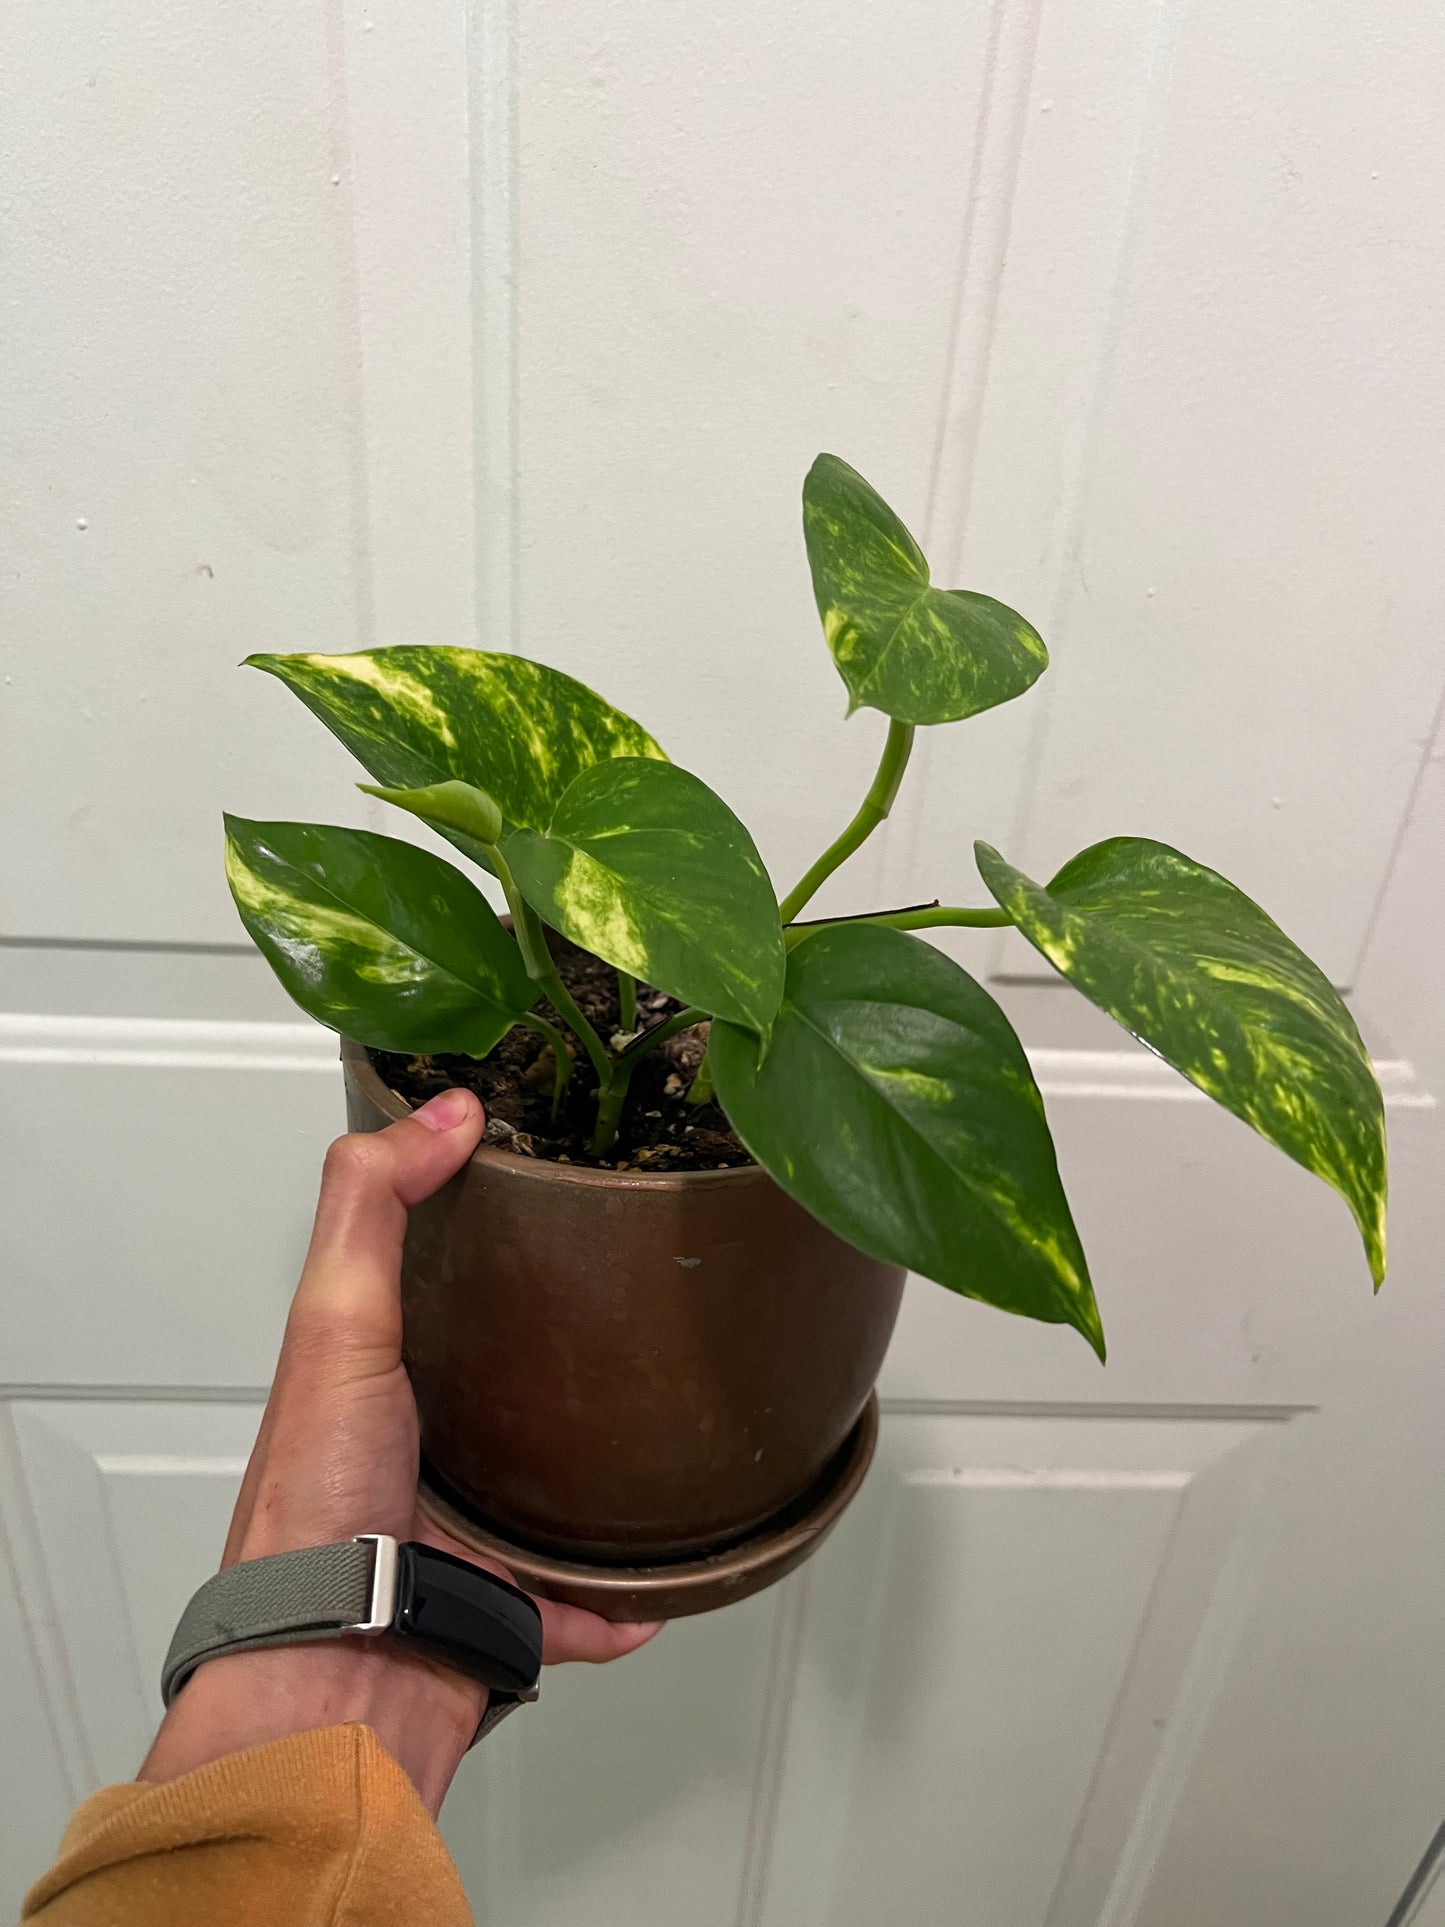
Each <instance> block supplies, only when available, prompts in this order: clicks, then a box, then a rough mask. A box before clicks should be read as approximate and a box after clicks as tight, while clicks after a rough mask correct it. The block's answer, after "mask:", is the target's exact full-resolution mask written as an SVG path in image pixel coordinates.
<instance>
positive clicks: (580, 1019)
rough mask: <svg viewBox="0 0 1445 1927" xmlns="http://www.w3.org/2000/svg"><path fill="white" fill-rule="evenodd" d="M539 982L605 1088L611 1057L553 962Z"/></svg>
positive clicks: (608, 1077)
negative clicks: (589, 1059)
mask: <svg viewBox="0 0 1445 1927" xmlns="http://www.w3.org/2000/svg"><path fill="white" fill-rule="evenodd" d="M541 983H542V988H543V990H544V991H545V992H546V993H547V1001H548V1002H549V1003H550V1004H551V1006H552V1008H553V1009H554V1010H555V1011H556V1012H557V1014H558V1015H559V1016H560V1017H561V1018H563V1019H564V1021H565V1022H566V1023H567V1024H568V1026H569V1027H570V1028H571V1030H572V1031H573V1032H574V1033H575V1035H576V1037H577V1039H578V1042H579V1043H580V1044H581V1046H582V1048H583V1050H585V1051H586V1053H587V1055H588V1056H589V1057H590V1058H591V1059H592V1068H593V1070H595V1071H596V1073H597V1081H598V1084H599V1086H600V1087H601V1088H602V1089H603V1090H605V1089H606V1088H607V1083H608V1080H609V1079H610V1078H611V1076H612V1059H611V1058H610V1057H609V1056H608V1055H607V1048H606V1046H605V1045H604V1044H603V1042H602V1039H601V1038H600V1037H599V1036H598V1035H597V1033H596V1031H595V1030H594V1029H593V1028H592V1026H591V1024H589V1023H588V1021H587V1019H586V1018H585V1017H584V1016H583V1015H582V1012H581V1011H580V1010H579V1009H578V1007H577V1001H576V999H575V998H574V997H573V995H572V993H571V991H570V990H569V989H568V988H567V986H566V984H564V983H563V981H562V979H561V978H560V977H559V976H558V975H557V966H556V965H555V964H554V965H553V966H552V969H551V972H550V974H549V975H548V976H546V977H543V978H542V980H541Z"/></svg>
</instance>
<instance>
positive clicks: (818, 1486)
mask: <svg viewBox="0 0 1445 1927" xmlns="http://www.w3.org/2000/svg"><path fill="white" fill-rule="evenodd" d="M877 1443H878V1397H877V1394H876V1393H872V1394H870V1395H869V1399H868V1403H867V1405H866V1406H865V1407H864V1408H863V1415H862V1417H861V1418H860V1419H859V1420H858V1423H857V1424H856V1425H855V1426H854V1427H853V1430H852V1431H851V1432H850V1433H849V1435H848V1437H847V1439H846V1440H845V1441H844V1444H843V1446H842V1449H841V1450H840V1451H839V1452H838V1454H837V1456H836V1457H835V1458H834V1459H833V1461H832V1463H831V1464H830V1465H829V1466H828V1468H827V1470H826V1471H825V1472H824V1473H823V1475H822V1477H821V1478H819V1479H818V1480H817V1481H815V1483H814V1484H813V1485H812V1486H810V1487H809V1489H808V1490H807V1491H806V1492H805V1493H804V1494H803V1495H802V1497H801V1498H799V1499H796V1500H794V1502H793V1504H792V1505H790V1506H788V1507H787V1508H786V1510H785V1511H783V1512H780V1513H777V1514H775V1515H774V1517H773V1518H771V1519H770V1520H768V1521H767V1523H766V1524H765V1525H761V1526H759V1527H758V1528H757V1530H756V1531H754V1532H750V1533H749V1534H748V1535H747V1537H746V1538H744V1539H739V1540H735V1541H734V1542H733V1543H732V1544H731V1545H728V1546H726V1547H724V1548H723V1549H722V1550H721V1551H720V1552H715V1553H709V1554H703V1555H702V1556H693V1557H688V1558H684V1559H666V1560H662V1559H660V1560H657V1561H656V1562H655V1563H654V1564H651V1565H636V1566H622V1565H603V1564H599V1563H591V1564H589V1563H587V1562H586V1561H583V1560H577V1559H565V1558H562V1557H559V1556H558V1555H557V1554H555V1553H551V1552H544V1551H541V1550H539V1549H538V1548H536V1547H534V1546H529V1545H526V1544H525V1543H519V1542H518V1541H517V1540H515V1539H509V1538H508V1537H507V1536H506V1534H505V1533H502V1532H499V1531H497V1530H495V1529H494V1528H493V1527H491V1526H489V1525H488V1524H487V1523H486V1521H485V1520H482V1519H480V1518H478V1517H476V1516H475V1515H474V1514H472V1513H470V1512H467V1511H464V1510H462V1509H461V1506H460V1504H459V1502H458V1501H457V1499H456V1498H455V1497H454V1496H453V1495H450V1494H448V1495H446V1496H443V1494H442V1492H440V1491H439V1490H437V1488H436V1486H435V1485H433V1484H431V1483H429V1482H428V1478H427V1473H426V1469H425V1468H423V1472H422V1479H421V1487H420V1491H419V1494H418V1497H419V1499H420V1503H421V1508H422V1511H423V1512H425V1513H426V1515H427V1517H428V1518H429V1519H431V1520H432V1521H433V1522H434V1523H435V1524H436V1525H438V1526H440V1527H441V1529H442V1531H443V1532H447V1533H450V1534H451V1536H452V1538H454V1539H456V1540H457V1541H459V1543H460V1544H462V1545H464V1546H467V1547H469V1548H470V1550H471V1551H473V1552H479V1553H482V1554H484V1555H485V1556H486V1557H487V1558H489V1559H495V1560H497V1561H498V1562H499V1563H500V1564H502V1565H504V1566H505V1567H506V1568H507V1570H508V1571H509V1572H510V1573H511V1574H512V1577H513V1578H514V1579H515V1580H516V1582H517V1584H518V1585H519V1586H521V1587H523V1588H524V1589H525V1590H526V1591H527V1592H532V1593H536V1594H538V1595H539V1596H540V1597H541V1598H543V1599H556V1600H559V1601H561V1602H562V1603H563V1604H565V1605H570V1606H585V1607H586V1609H587V1610H588V1611H589V1612H594V1613H598V1614H600V1616H601V1617H602V1618H603V1619H613V1620H623V1621H629V1622H631V1621H637V1620H652V1619H685V1618H687V1617H689V1616H690V1615H691V1614H693V1613H708V1612H713V1611H715V1610H716V1609H717V1608H718V1607H719V1606H730V1605H732V1604H733V1603H734V1601H735V1600H739V1599H746V1598H748V1596H749V1595H750V1594H752V1593H755V1592H761V1591H762V1590H763V1588H764V1587H765V1586H771V1585H773V1584H774V1583H775V1582H776V1581H777V1580H779V1579H782V1578H784V1577H785V1576H786V1575H787V1574H788V1573H790V1572H792V1571H794V1570H795V1568H797V1567H798V1566H800V1565H802V1563H803V1561H804V1560H805V1559H807V1558H810V1557H811V1556H812V1554H813V1553H815V1552H816V1551H817V1550H818V1547H819V1546H820V1545H822V1543H823V1541H824V1539H826V1538H827V1536H828V1534H829V1532H831V1531H832V1529H833V1527H834V1526H835V1525H836V1524H837V1522H838V1520H839V1519H840V1518H841V1517H842V1515H843V1512H844V1511H845V1509H846V1508H847V1506H848V1505H849V1503H850V1502H851V1500H852V1499H853V1498H854V1497H855V1496H856V1494H857V1492H858V1488H859V1487H860V1486H861V1485H862V1483H863V1478H864V1475H865V1474H866V1472H867V1470H868V1467H869V1464H870V1463H871V1461H872V1458H873V1451H874V1447H875V1446H876V1445H877ZM437 1483H438V1484H439V1483H440V1482H439V1481H438V1482H437Z"/></svg>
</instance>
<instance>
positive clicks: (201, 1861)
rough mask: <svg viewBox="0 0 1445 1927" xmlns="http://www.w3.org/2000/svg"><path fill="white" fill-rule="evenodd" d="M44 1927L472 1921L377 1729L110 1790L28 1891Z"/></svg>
mask: <svg viewBox="0 0 1445 1927" xmlns="http://www.w3.org/2000/svg"><path fill="white" fill-rule="evenodd" d="M23 1919H24V1920H26V1921H38V1922H41V1923H42V1927H197V1923H199V1922H202V1921H217V1922H221V1921H224V1922H226V1923H227V1927H253V1923H254V1927H276V1924H277V1923H278V1922H285V1923H286V1924H287V1927H396V1924H397V1923H398V1922H400V1921H425V1922H427V1923H428V1927H472V1915H471V1910H470V1909H469V1907H468V1906H467V1901H466V1896H465V1894H464V1893H463V1892H462V1884H461V1881H460V1879H459V1878H458V1876H457V1870H456V1868H455V1867H454V1866H453V1865H452V1861H451V1856H450V1855H449V1854H448V1852H447V1850H446V1848H445V1847H444V1846H443V1844H442V1838H441V1835H440V1834H439V1833H438V1832H437V1830H436V1827H435V1826H434V1825H433V1824H432V1820H431V1816H430V1815H429V1814H428V1812H427V1810H426V1808H425V1807H424V1806H423V1805H422V1803H421V1801H420V1800H419V1799H418V1798H417V1794H416V1789H415V1788H414V1787H413V1786H412V1783H411V1781H410V1780H409V1779H408V1778H407V1776H406V1774H405V1773H404V1772H403V1771H402V1769H401V1768H400V1767H399V1766H398V1765H397V1763H396V1761H395V1760H393V1759H392V1757H391V1755H390V1754H389V1753H388V1752H387V1751H386V1750H385V1748H384V1747H383V1746H382V1744H381V1742H380V1741H379V1740H378V1739H377V1737H376V1735H375V1734H374V1733H373V1732H372V1731H371V1729H370V1727H367V1726H354V1725H353V1726H332V1727H327V1728H325V1729H323V1730H321V1731H319V1732H313V1733H297V1734H294V1735H292V1737H290V1738H289V1739H284V1740H276V1741H274V1742H273V1743H272V1744H271V1745H270V1746H259V1747H256V1748H255V1749H254V1750H253V1751H251V1752H249V1753H233V1754H231V1755H229V1756H228V1757H227V1758H226V1759H223V1760H215V1761H213V1762H212V1763H211V1764H210V1765H209V1766H203V1767H200V1768H199V1769H198V1770H197V1771H196V1772H194V1773H188V1774H186V1775H185V1776H184V1777H183V1778H181V1779H179V1780H171V1781H168V1782H166V1783H165V1784H164V1785H160V1786H151V1785H147V1784H145V1783H144V1782H140V1781H136V1782H132V1783H130V1784H129V1785H126V1786H110V1787H103V1788H102V1789H101V1791H100V1792H99V1793H96V1794H93V1795H92V1796H91V1798H90V1799H88V1800H87V1801H86V1802H85V1803H84V1805H82V1806H80V1807H78V1808H77V1809H76V1811H75V1813H74V1814H73V1815H72V1817H71V1821H70V1824H69V1826H68V1827H67V1828H66V1829H65V1837H64V1838H63V1839H62V1841H61V1843H60V1856H59V1858H58V1859H57V1861H56V1863H55V1865H54V1866H53V1867H52V1868H51V1869H50V1871H49V1873H47V1874H44V1875H42V1877H41V1878H40V1879H39V1880H37V1881H36V1883H35V1885H34V1886H33V1887H32V1888H31V1890H30V1892H29V1894H28V1895H27V1896H26V1899H25V1909H24V1914H23Z"/></svg>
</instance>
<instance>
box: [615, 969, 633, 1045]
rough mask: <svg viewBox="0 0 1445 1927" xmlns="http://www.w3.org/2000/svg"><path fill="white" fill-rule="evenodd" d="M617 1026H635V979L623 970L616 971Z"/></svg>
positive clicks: (622, 1027)
mask: <svg viewBox="0 0 1445 1927" xmlns="http://www.w3.org/2000/svg"><path fill="white" fill-rule="evenodd" d="M617 1028H618V1029H619V1030H636V1028H637V979H636V978H635V977H629V976H628V974H627V972H626V971H625V970H619V971H618V973H617Z"/></svg>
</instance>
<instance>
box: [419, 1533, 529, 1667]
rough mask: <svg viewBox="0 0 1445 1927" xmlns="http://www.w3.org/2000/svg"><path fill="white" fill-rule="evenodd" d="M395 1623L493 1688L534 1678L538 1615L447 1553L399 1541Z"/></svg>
mask: <svg viewBox="0 0 1445 1927" xmlns="http://www.w3.org/2000/svg"><path fill="white" fill-rule="evenodd" d="M393 1623H394V1625H395V1627H396V1630H397V1631H398V1632H399V1633H402V1634H404V1635H405V1636H406V1637H407V1638H410V1639H415V1640H418V1641H420V1642H422V1643H424V1644H425V1645H427V1646H429V1647H431V1648H432V1649H433V1650H434V1651H435V1653H436V1655H437V1657H438V1658H440V1659H443V1660H445V1661H446V1662H447V1663H448V1664H449V1665H452V1666H455V1667H456V1668H457V1670H458V1672H463V1673H469V1674H470V1675H471V1676H472V1678H473V1679H479V1680H482V1681H484V1682H485V1684H486V1685H488V1686H490V1687H493V1688H495V1689H496V1690H497V1691H498V1692H503V1693H526V1692H530V1691H531V1689H532V1688H533V1687H534V1686H535V1685H536V1684H537V1675H538V1673H539V1672H540V1670H541V1666H542V1615H541V1614H540V1613H539V1612H538V1611H537V1608H536V1607H535V1606H534V1605H533V1604H532V1601H531V1600H530V1599H528V1597H527V1596H526V1594H525V1593H521V1592H518V1591H517V1589H516V1587H515V1586H509V1585H508V1584H507V1583H506V1581H505V1580H504V1579H496V1578H494V1577H493V1576H492V1574H491V1573H489V1572H483V1571H482V1570H481V1569H480V1568H479V1567H477V1566H469V1565H468V1564H467V1563H466V1561H465V1560H462V1559H454V1558H453V1557H452V1556H451V1554H450V1553H446V1552H434V1551H433V1550H432V1549H431V1547H430V1546H418V1545H403V1546H398V1548H397V1591H396V1618H395V1620H394V1622H393Z"/></svg>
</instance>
